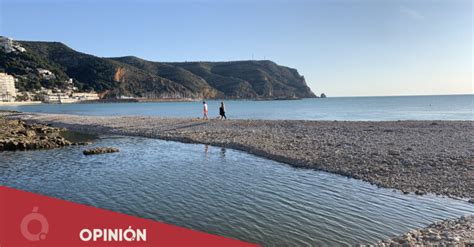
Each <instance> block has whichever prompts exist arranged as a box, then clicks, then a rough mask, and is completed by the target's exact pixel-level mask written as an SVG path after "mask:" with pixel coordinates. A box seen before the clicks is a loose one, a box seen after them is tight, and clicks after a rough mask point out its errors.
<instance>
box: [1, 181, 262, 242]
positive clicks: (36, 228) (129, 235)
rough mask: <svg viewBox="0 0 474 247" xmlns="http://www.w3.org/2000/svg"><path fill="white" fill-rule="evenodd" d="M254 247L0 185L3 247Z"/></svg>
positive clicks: (232, 240)
mask: <svg viewBox="0 0 474 247" xmlns="http://www.w3.org/2000/svg"><path fill="white" fill-rule="evenodd" d="M20 246H34V247H42V246H61V247H63V246H229V247H232V246H256V245H253V244H249V243H245V242H241V241H238V240H234V239H229V238H224V237H220V236H215V235H211V234H207V233H202V232H198V231H194V230H189V229H186V228H182V227H178V226H173V225H169V224H164V223H160V222H156V221H152V220H147V219H141V218H137V217H133V216H130V215H125V214H121V213H116V212H112V211H108V210H104V209H99V208H95V207H91V206H86V205H81V204H77V203H73V202H68V201H64V200H60V199H55V198H51V197H47V196H42V195H38V194H34V193H30V192H25V191H21V190H16V189H12V188H8V187H4V186H0V247H20Z"/></svg>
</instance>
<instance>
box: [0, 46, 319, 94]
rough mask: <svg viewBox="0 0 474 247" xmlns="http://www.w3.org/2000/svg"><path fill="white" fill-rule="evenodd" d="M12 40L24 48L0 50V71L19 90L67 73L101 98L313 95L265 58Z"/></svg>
mask: <svg viewBox="0 0 474 247" xmlns="http://www.w3.org/2000/svg"><path fill="white" fill-rule="evenodd" d="M14 43H15V44H17V45H18V46H19V47H23V48H24V51H23V52H0V70H4V71H5V72H6V73H8V74H11V75H13V76H15V77H16V78H18V81H17V82H16V86H17V88H18V89H19V90H20V91H31V90H35V89H39V88H40V87H45V88H59V89H61V88H65V87H67V83H68V81H70V80H69V78H72V79H73V82H74V85H75V86H76V87H78V89H79V90H84V91H87V90H95V91H97V92H99V93H102V94H103V95H104V97H106V98H115V97H119V96H128V97H147V98H235V99H291V98H308V97H316V96H315V94H314V93H313V92H312V91H311V89H310V88H309V87H308V86H307V85H306V82H305V79H304V77H303V76H301V75H300V74H299V73H298V72H297V71H296V70H295V69H292V68H288V67H284V66H280V65H277V64H276V63H274V62H272V61H267V60H263V61H253V60H252V61H233V62H182V63H168V62H151V61H147V60H143V59H140V58H137V57H133V56H127V57H116V58H101V57H97V56H93V55H89V54H85V53H81V52H78V51H75V50H73V49H71V48H69V47H68V46H66V45H64V44H62V43H59V42H36V41H14ZM0 49H1V48H0ZM44 71H47V73H49V74H46V75H45V74H44Z"/></svg>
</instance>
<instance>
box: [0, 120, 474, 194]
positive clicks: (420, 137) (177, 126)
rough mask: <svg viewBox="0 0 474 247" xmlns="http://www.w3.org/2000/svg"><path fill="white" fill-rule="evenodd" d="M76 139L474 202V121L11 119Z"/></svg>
mask: <svg viewBox="0 0 474 247" xmlns="http://www.w3.org/2000/svg"><path fill="white" fill-rule="evenodd" d="M6 114H7V115H9V116H8V117H13V118H21V119H24V120H28V121H31V122H40V123H47V124H52V125H54V126H57V127H66V128H69V129H71V130H74V131H82V132H86V133H94V134H118V135H131V136H143V137H152V138H159V139H164V140H173V141H180V142H186V143H203V144H209V145H214V146H221V147H227V148H232V149H238V150H243V151H246V152H249V153H252V154H255V155H258V156H262V157H266V158H268V159H272V160H276V161H280V162H284V163H288V164H290V165H293V166H297V167H306V168H313V169H317V170H321V171H327V172H331V173H335V174H340V175H343V176H347V177H351V178H356V179H361V180H364V181H367V182H370V183H372V184H375V185H378V186H381V187H386V188H393V189H398V190H400V191H402V192H403V193H410V192H413V193H416V194H419V195H422V194H425V193H434V194H439V195H446V196H450V197H456V198H464V199H470V201H471V202H474V199H473V198H474V179H473V178H474V162H473V153H474V145H473V141H474V131H473V130H474V128H473V127H474V125H473V124H474V121H380V122H379V121H371V122H367V121H366V122H363V121H300V120H225V121H221V120H207V121H206V120H201V119H191V118H160V117H138V116H137V117H134V116H119V117H99V116H77V115H63V114H44V113H34V114H31V113H6Z"/></svg>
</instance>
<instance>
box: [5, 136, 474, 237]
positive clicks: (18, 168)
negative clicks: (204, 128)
mask: <svg viewBox="0 0 474 247" xmlns="http://www.w3.org/2000/svg"><path fill="white" fill-rule="evenodd" d="M95 146H112V147H117V148H119V149H120V152H119V153H113V154H105V155H96V156H84V155H83V154H82V151H83V149H84V147H81V146H70V147H65V148H59V149H54V150H38V151H28V152H4V153H1V159H0V184H1V185H5V186H9V187H13V188H18V189H22V190H26V191H31V192H35V193H40V194H44V195H48V196H53V197H57V198H61V199H66V200H70V201H74V202H78V203H83V204H88V205H92V206H96V207H100V208H105V209H109V210H113V211H117V212H121V213H126V214H130V215H134V216H139V217H143V218H149V219H153V220H158V221H162V222H165V223H170V224H175V225H179V226H183V227H188V228H192V229H196V230H200V231H204V232H208V233H212V234H218V235H223V236H226V237H231V238H236V239H240V240H244V241H248V242H253V243H259V244H263V245H266V246H274V245H285V246H288V245H291V246H295V245H297V246H300V245H310V246H320V245H349V244H350V245H353V244H355V243H371V242H376V241H378V240H381V239H385V238H389V237H392V236H394V235H398V234H401V233H404V232H406V231H407V230H410V229H413V228H416V227H422V226H425V225H427V224H429V223H431V222H433V221H435V220H440V219H445V218H454V217H459V216H461V215H465V214H472V213H474V205H471V204H469V203H467V202H464V201H459V200H453V199H449V198H443V197H437V196H433V195H426V196H416V195H403V194H402V193H399V192H393V191H392V190H390V189H380V188H377V187H376V186H373V185H370V184H368V183H365V182H361V181H358V180H355V179H349V178H345V177H342V176H339V175H334V174H329V173H325V172H318V171H314V170H309V169H298V168H293V167H290V166H288V165H285V164H282V163H278V162H275V161H271V160H267V159H263V158H260V157H256V156H253V155H250V154H247V153H244V152H241V151H236V150H231V149H224V148H218V147H212V146H206V145H202V144H183V143H178V142H170V141H163V140H157V139H148V138H141V137H121V136H114V137H104V138H100V139H96V140H95V142H94V143H93V144H92V145H90V146H88V147H87V148H89V147H95Z"/></svg>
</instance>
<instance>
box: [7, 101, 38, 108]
mask: <svg viewBox="0 0 474 247" xmlns="http://www.w3.org/2000/svg"><path fill="white" fill-rule="evenodd" d="M40 104H44V103H43V102H41V101H14V102H0V107H1V106H22V105H40Z"/></svg>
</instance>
